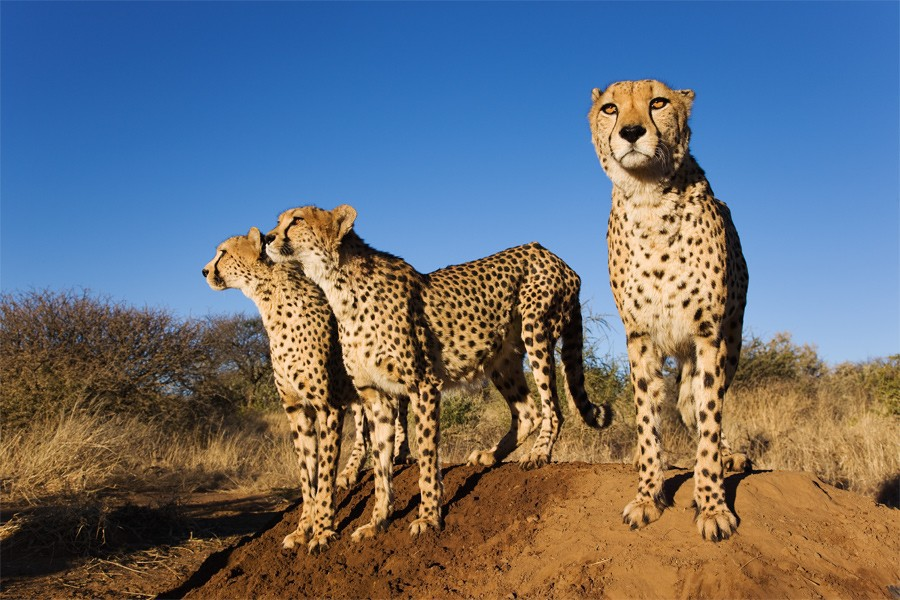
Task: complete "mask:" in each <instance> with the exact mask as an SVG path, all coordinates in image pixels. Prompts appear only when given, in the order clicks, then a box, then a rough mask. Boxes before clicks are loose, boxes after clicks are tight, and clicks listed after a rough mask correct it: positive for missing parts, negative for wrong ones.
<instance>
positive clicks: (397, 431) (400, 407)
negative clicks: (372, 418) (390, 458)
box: [394, 396, 416, 465]
mask: <svg viewBox="0 0 900 600" xmlns="http://www.w3.org/2000/svg"><path fill="white" fill-rule="evenodd" d="M408 423H409V396H400V397H399V398H398V403H397V422H396V423H394V464H395V465H411V464H413V463H415V462H416V459H415V458H414V457H413V455H412V452H410V450H409V435H408V434H407V425H408Z"/></svg>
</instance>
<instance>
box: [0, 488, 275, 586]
mask: <svg viewBox="0 0 900 600" xmlns="http://www.w3.org/2000/svg"><path fill="white" fill-rule="evenodd" d="M273 505H274V504H273V499H272V497H270V496H254V497H250V498H242V499H235V500H211V501H209V502H196V503H193V504H190V505H183V504H181V503H179V502H178V501H177V500H172V499H168V500H164V501H154V500H149V501H147V500H146V499H145V501H143V502H134V501H128V500H123V499H121V498H114V497H76V498H59V499H55V500H53V501H50V502H47V503H45V504H42V505H40V506H35V507H28V508H23V509H21V510H9V511H4V512H6V513H7V514H4V515H3V519H2V524H0V526H2V533H3V536H2V538H0V553H2V555H3V578H4V579H8V578H11V577H12V578H15V577H22V576H27V577H34V576H38V575H47V574H52V573H56V572H59V571H63V570H66V569H68V568H70V567H71V566H72V565H74V564H76V563H78V562H79V561H83V560H84V559H86V558H110V557H114V556H119V555H122V554H126V553H131V552H139V551H141V550H147V549H150V548H154V547H157V546H161V545H167V546H177V545H180V544H183V543H185V542H187V541H188V540H191V539H211V538H222V537H229V536H234V535H246V534H248V533H251V532H255V531H259V530H260V528H261V527H262V528H265V527H266V524H267V523H276V522H277V521H278V520H279V519H280V518H281V515H282V514H283V512H284V511H282V510H273Z"/></svg>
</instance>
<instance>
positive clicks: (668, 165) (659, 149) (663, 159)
mask: <svg viewBox="0 0 900 600" xmlns="http://www.w3.org/2000/svg"><path fill="white" fill-rule="evenodd" d="M653 156H654V158H656V162H657V164H658V165H659V170H660V171H661V172H662V173H668V172H669V171H670V170H671V169H672V167H673V165H672V151H671V150H670V149H669V147H668V146H667V145H666V144H664V143H663V142H662V141H660V142H659V143H658V144H656V151H655V152H654V153H653Z"/></svg>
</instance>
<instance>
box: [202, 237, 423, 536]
mask: <svg viewBox="0 0 900 600" xmlns="http://www.w3.org/2000/svg"><path fill="white" fill-rule="evenodd" d="M203 277H204V278H205V279H206V281H207V283H208V284H209V286H210V287H211V288H212V289H214V290H225V289H229V288H236V289H239V290H241V291H242V292H243V293H244V294H245V295H246V296H247V297H248V298H250V299H251V300H253V302H254V303H255V304H256V306H257V308H258V310H259V313H260V315H261V317H262V320H263V325H264V327H265V329H266V332H267V334H268V336H269V344H270V352H271V357H272V368H273V371H274V375H275V385H276V388H277V390H278V393H279V396H280V397H281V400H282V405H283V407H284V410H285V412H286V413H287V417H288V421H289V423H290V425H291V435H292V436H293V440H294V449H295V450H296V452H297V456H298V458H299V462H300V481H301V492H302V495H303V508H302V511H301V516H300V523H299V525H298V527H297V529H296V531H294V532H292V533H290V534H289V535H288V536H287V537H285V538H284V541H283V545H284V547H285V548H293V547H294V546H296V545H300V544H304V543H308V550H309V552H311V553H317V552H320V551H322V550H324V549H325V548H327V546H328V544H329V542H330V541H331V539H332V538H333V537H334V535H335V532H334V484H335V473H336V472H337V465H338V453H339V440H340V435H341V426H342V422H343V416H344V411H345V409H346V408H347V407H348V406H349V407H350V408H351V411H352V412H353V416H354V422H355V424H356V436H355V440H354V444H353V451H352V453H351V455H350V457H349V459H348V461H347V464H346V466H345V467H344V469H343V471H342V472H341V474H340V475H339V476H338V477H337V480H336V484H337V486H338V487H343V488H347V487H350V486H351V485H353V484H354V483H356V481H358V479H359V477H360V472H361V470H362V468H363V464H364V461H365V458H366V453H367V441H368V440H367V437H366V435H365V429H366V428H365V420H364V417H363V411H362V407H361V405H360V403H359V398H358V395H357V393H356V389H355V388H354V387H353V383H352V381H351V380H350V378H349V376H348V375H347V372H346V369H345V368H344V364H343V359H342V356H341V352H340V344H339V343H338V340H337V326H336V323H335V320H334V315H332V314H331V309H330V308H329V307H328V303H327V302H326V300H325V297H324V296H323V295H322V291H321V290H320V289H319V288H318V287H317V286H316V285H315V284H314V283H313V282H312V281H310V280H309V279H308V278H306V277H305V276H304V275H303V270H302V268H301V267H300V266H299V265H298V264H296V263H286V264H279V265H274V264H273V263H272V262H271V261H270V260H269V259H268V257H267V256H266V253H265V249H264V246H263V238H262V234H261V233H260V231H259V229H257V228H255V227H254V228H251V229H250V231H249V233H248V234H247V235H246V236H234V237H231V238H228V239H227V240H225V241H224V242H222V243H221V244H220V245H219V246H218V248H217V249H216V254H215V257H214V258H213V260H211V261H210V262H209V264H207V265H206V267H204V268H203ZM406 404H407V403H406V402H401V403H400V406H401V409H404V410H405V406H406ZM403 424H405V420H403V421H402V422H401V421H400V420H398V422H397V429H398V433H397V435H398V437H399V438H400V439H401V442H400V443H398V457H397V460H398V461H401V462H402V461H404V460H405V455H407V454H408V452H409V446H408V444H406V442H405V439H406V436H405V427H404V426H403ZM316 426H318V428H319V432H318V436H319V438H320V441H319V442H318V443H317V435H316Z"/></svg>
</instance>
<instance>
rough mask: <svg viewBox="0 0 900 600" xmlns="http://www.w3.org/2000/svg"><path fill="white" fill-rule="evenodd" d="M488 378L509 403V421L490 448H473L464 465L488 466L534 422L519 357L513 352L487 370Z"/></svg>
mask: <svg viewBox="0 0 900 600" xmlns="http://www.w3.org/2000/svg"><path fill="white" fill-rule="evenodd" d="M491 381H493V382H494V386H495V387H496V388H497V389H498V390H499V391H500V393H501V394H502V395H503V397H504V398H505V399H506V403H507V405H508V406H509V414H510V424H509V431H507V432H506V433H505V434H504V435H503V437H502V438H501V439H500V441H499V442H497V444H495V445H494V447H493V448H489V449H487V450H474V451H473V452H472V453H471V454H470V455H469V458H468V460H467V461H466V462H467V464H469V465H472V466H479V465H481V466H486V467H492V466H494V465H495V464H497V463H499V462H501V461H502V460H503V459H504V458H506V457H507V456H509V455H510V454H511V453H512V452H513V451H514V450H515V449H516V448H518V447H519V446H521V445H522V443H523V442H524V441H525V439H526V438H527V437H528V436H529V435H531V432H532V431H533V430H534V428H535V426H536V425H537V423H538V416H537V411H536V410H535V408H534V404H533V403H532V402H531V397H530V396H529V395H528V384H527V381H526V379H525V373H524V371H523V370H522V356H521V355H518V354H517V355H516V356H514V357H510V358H508V359H507V360H505V361H504V362H503V363H502V365H501V366H500V367H499V368H498V369H496V370H494V371H493V372H492V373H491Z"/></svg>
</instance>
